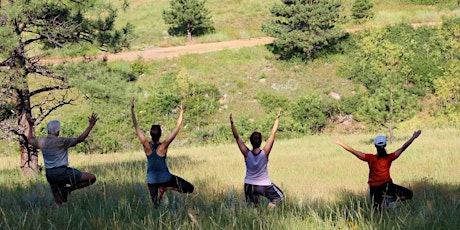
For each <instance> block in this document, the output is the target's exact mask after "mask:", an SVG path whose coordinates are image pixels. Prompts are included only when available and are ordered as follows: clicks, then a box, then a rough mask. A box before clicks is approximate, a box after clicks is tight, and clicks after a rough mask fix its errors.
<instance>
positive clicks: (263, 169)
mask: <svg viewBox="0 0 460 230" xmlns="http://www.w3.org/2000/svg"><path fill="white" fill-rule="evenodd" d="M245 163H246V177H245V178H244V183H246V184H253V185H271V184H272V182H271V181H270V177H269V176H268V170H267V164H268V157H267V155H265V152H264V151H263V150H260V152H259V153H257V154H254V153H253V152H252V151H249V153H248V156H247V157H246V160H245Z"/></svg>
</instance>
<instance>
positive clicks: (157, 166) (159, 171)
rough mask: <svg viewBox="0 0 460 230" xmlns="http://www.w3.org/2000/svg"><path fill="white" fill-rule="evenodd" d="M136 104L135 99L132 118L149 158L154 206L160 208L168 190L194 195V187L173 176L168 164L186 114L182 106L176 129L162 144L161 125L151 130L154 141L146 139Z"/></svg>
mask: <svg viewBox="0 0 460 230" xmlns="http://www.w3.org/2000/svg"><path fill="white" fill-rule="evenodd" d="M134 103H135V100H134V98H133V99H132V101H131V117H132V119H133V124H134V128H135V130H136V134H137V137H138V138H139V140H140V142H141V144H142V146H143V147H144V152H145V155H146V156H147V186H148V188H149V192H150V196H151V198H152V201H153V204H154V205H155V206H158V205H159V204H160V200H161V198H162V196H163V193H164V192H165V191H167V190H174V191H178V192H181V193H192V192H193V190H194V187H193V185H192V184H191V183H190V182H188V181H186V180H184V179H182V178H180V177H178V176H175V175H173V174H171V172H169V169H168V165H167V163H166V156H167V153H168V147H169V145H170V144H171V142H172V141H173V140H174V138H176V136H177V134H178V133H179V130H180V128H181V124H182V116H183V112H184V110H183V107H182V104H181V105H180V106H179V111H180V113H179V118H178V120H177V125H176V128H174V130H173V132H172V133H171V135H169V137H167V138H166V139H165V140H164V141H163V142H160V137H161V127H160V125H152V127H151V128H150V136H151V137H152V141H149V140H147V138H145V136H144V134H143V133H142V131H141V129H140V128H139V125H138V124H137V119H136V115H135V113H134Z"/></svg>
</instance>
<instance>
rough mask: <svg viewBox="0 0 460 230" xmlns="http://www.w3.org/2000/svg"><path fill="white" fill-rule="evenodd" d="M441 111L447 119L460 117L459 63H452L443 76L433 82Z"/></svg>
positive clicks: (457, 119)
mask: <svg viewBox="0 0 460 230" xmlns="http://www.w3.org/2000/svg"><path fill="white" fill-rule="evenodd" d="M434 84H435V89H436V95H437V96H438V100H439V104H440V108H441V111H443V112H444V113H446V114H447V115H448V117H453V118H456V119H455V120H454V119H452V120H454V121H455V122H458V121H459V120H460V119H459V117H460V116H459V115H460V61H458V60H457V61H452V63H451V64H450V66H449V67H448V69H447V70H446V72H445V73H444V75H443V76H441V77H439V78H437V79H436V80H435V82H434Z"/></svg>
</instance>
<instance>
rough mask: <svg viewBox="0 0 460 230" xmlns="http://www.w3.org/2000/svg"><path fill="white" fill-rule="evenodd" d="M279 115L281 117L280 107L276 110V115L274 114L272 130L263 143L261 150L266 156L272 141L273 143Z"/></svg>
mask: <svg viewBox="0 0 460 230" xmlns="http://www.w3.org/2000/svg"><path fill="white" fill-rule="evenodd" d="M280 117H281V108H280V109H279V110H278V115H276V117H275V123H274V124H273V128H272V131H271V133H270V137H268V140H267V143H266V144H265V146H264V148H263V150H264V152H265V155H267V156H268V155H269V154H270V152H271V151H272V147H273V143H275V135H276V132H277V131H278V126H279V122H280Z"/></svg>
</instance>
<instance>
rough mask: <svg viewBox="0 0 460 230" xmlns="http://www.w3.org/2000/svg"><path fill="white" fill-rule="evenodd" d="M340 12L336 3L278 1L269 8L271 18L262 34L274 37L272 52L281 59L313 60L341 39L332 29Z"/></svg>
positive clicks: (332, 0)
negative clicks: (299, 57)
mask: <svg viewBox="0 0 460 230" xmlns="http://www.w3.org/2000/svg"><path fill="white" fill-rule="evenodd" d="M340 9H341V2H340V0H282V4H278V3H275V4H274V5H273V6H272V7H271V9H270V12H271V14H272V15H273V16H274V18H273V19H272V20H271V21H269V22H267V23H264V24H263V25H262V31H263V32H264V33H265V34H267V35H268V36H271V37H274V38H275V41H274V42H273V48H274V52H275V53H277V54H279V55H281V58H291V57H294V56H301V57H303V58H314V57H315V56H316V55H317V54H318V52H320V51H321V50H322V49H324V48H327V47H331V46H333V45H334V44H336V43H337V42H338V41H339V40H340V39H341V38H343V37H344V36H345V33H344V32H343V31H342V30H341V29H339V28H337V27H335V24H336V23H337V22H338V21H339V18H340V15H339V11H340Z"/></svg>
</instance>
